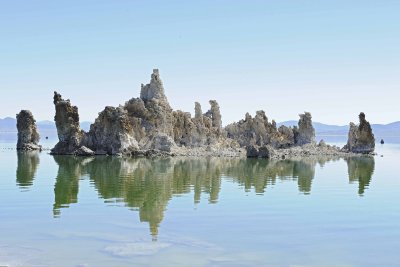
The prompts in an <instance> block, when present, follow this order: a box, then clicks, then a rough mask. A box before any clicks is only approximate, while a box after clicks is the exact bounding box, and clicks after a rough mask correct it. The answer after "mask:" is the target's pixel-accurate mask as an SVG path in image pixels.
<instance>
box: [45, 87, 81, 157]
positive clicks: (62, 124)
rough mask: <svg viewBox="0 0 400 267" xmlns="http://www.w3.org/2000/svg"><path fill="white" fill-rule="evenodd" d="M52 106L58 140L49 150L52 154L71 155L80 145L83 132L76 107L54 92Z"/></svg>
mask: <svg viewBox="0 0 400 267" xmlns="http://www.w3.org/2000/svg"><path fill="white" fill-rule="evenodd" d="M53 99H54V101H53V103H54V106H55V109H56V115H55V117H54V121H55V123H56V127H57V135H58V140H59V142H58V143H57V144H56V146H55V147H54V148H53V149H52V150H51V153H52V154H64V155H72V154H74V153H75V152H76V150H77V149H79V148H80V147H81V146H82V140H83V139H84V136H85V132H84V131H82V130H81V128H80V126H79V113H78V108H77V107H76V106H73V105H72V104H71V102H70V100H69V99H67V100H64V99H63V98H62V96H61V95H60V94H59V93H57V92H54V98H53Z"/></svg>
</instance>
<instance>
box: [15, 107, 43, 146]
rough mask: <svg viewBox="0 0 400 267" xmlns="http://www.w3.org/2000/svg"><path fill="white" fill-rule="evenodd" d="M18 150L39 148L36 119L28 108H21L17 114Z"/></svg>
mask: <svg viewBox="0 0 400 267" xmlns="http://www.w3.org/2000/svg"><path fill="white" fill-rule="evenodd" d="M17 130H18V142H17V149H18V150H41V149H42V147H41V146H40V145H39V140H40V135H39V133H38V130H37V127H36V121H35V119H34V118H33V115H32V113H31V112H30V111H29V110H21V111H20V113H18V114H17Z"/></svg>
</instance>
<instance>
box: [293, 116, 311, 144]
mask: <svg viewBox="0 0 400 267" xmlns="http://www.w3.org/2000/svg"><path fill="white" fill-rule="evenodd" d="M299 116H300V120H299V123H298V128H297V127H296V128H294V139H295V143H296V145H300V146H302V145H305V144H310V143H313V142H315V130H314V127H313V125H312V117H311V113H310V112H304V114H299Z"/></svg>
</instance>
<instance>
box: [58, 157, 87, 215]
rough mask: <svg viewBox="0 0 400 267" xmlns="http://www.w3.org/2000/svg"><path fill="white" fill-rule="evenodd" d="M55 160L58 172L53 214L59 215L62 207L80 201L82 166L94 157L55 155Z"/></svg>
mask: <svg viewBox="0 0 400 267" xmlns="http://www.w3.org/2000/svg"><path fill="white" fill-rule="evenodd" d="M54 160H55V161H56V162H57V164H58V173H57V177H56V183H55V185H54V205H53V214H54V216H55V217H58V216H59V215H60V208H65V207H69V205H70V204H72V203H77V202H78V192H79V179H80V178H81V176H82V175H83V170H82V168H81V167H82V166H83V165H84V163H85V162H88V161H91V160H93V158H78V157H73V156H54Z"/></svg>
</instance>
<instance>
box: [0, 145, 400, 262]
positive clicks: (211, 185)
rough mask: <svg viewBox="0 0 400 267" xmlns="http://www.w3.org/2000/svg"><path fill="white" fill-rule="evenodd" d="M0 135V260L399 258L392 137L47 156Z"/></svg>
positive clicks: (396, 154)
mask: <svg viewBox="0 0 400 267" xmlns="http://www.w3.org/2000/svg"><path fill="white" fill-rule="evenodd" d="M0 140H2V141H0V142H1V143H0V162H1V165H0V266H2V265H5V266H81V267H83V266H178V265H184V266H399V265H400V254H399V248H400V206H399V202H400V194H399V190H400V189H399V188H400V177H399V162H400V161H399V159H400V145H399V144H396V143H391V144H385V145H383V146H381V145H378V147H377V152H378V153H379V155H383V157H381V156H377V157H375V158H368V157H356V158H347V159H337V158H305V159H297V160H282V161H268V160H247V159H220V158H210V159H208V158H202V159H184V158H172V159H153V160H151V159H125V158H117V157H95V158H77V157H71V156H50V155H48V154H47V153H46V152H42V153H36V152H31V153H17V152H16V151H15V150H12V149H10V148H13V147H14V143H12V142H9V139H7V138H3V139H1V138H0ZM48 142H49V145H50V142H51V141H48Z"/></svg>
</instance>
